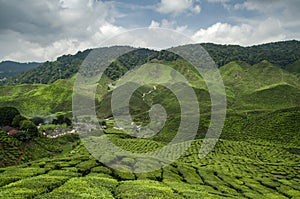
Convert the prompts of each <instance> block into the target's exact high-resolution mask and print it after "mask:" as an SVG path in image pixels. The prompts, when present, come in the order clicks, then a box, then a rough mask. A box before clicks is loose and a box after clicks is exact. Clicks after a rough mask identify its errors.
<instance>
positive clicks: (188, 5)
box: [156, 0, 201, 15]
mask: <svg viewBox="0 0 300 199" xmlns="http://www.w3.org/2000/svg"><path fill="white" fill-rule="evenodd" d="M156 10H157V11H158V12H160V13H163V14H173V15H178V14H181V13H184V12H192V13H196V14H197V13H200V11H201V8H200V5H199V4H197V5H196V4H195V2H194V1H193V0H161V2H160V3H159V4H158V5H157V8H156Z"/></svg>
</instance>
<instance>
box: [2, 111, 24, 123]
mask: <svg viewBox="0 0 300 199" xmlns="http://www.w3.org/2000/svg"><path fill="white" fill-rule="evenodd" d="M17 115H20V112H19V111H18V109H16V108H15V107H0V126H6V125H11V124H12V122H13V119H14V118H15V117H16V116H17Z"/></svg>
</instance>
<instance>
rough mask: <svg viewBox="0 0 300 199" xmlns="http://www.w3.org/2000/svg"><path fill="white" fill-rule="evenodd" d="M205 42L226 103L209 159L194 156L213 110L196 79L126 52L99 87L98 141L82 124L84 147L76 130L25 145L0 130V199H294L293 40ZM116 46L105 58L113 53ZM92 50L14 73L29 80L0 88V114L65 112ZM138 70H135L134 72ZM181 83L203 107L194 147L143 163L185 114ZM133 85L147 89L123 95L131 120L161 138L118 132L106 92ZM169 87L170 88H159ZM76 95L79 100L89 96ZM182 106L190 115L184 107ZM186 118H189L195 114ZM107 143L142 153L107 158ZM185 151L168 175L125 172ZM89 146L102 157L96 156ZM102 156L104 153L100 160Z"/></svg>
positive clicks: (159, 57) (171, 59) (299, 147)
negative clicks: (159, 111)
mask: <svg viewBox="0 0 300 199" xmlns="http://www.w3.org/2000/svg"><path fill="white" fill-rule="evenodd" d="M195 45H199V44H195ZM203 46H204V47H205V48H206V49H209V50H208V51H210V53H211V56H212V57H213V59H214V60H215V62H216V63H217V64H218V67H219V72H220V74H221V76H222V79H223V81H224V85H225V89H226V95H227V115H226V119H225V124H224V127H223V129H222V134H221V136H220V139H219V140H218V142H217V144H216V146H215V148H214V149H213V150H212V151H211V152H210V153H209V154H208V155H207V156H205V157H203V158H200V157H199V151H200V149H201V147H202V146H203V142H204V140H203V139H204V138H205V136H206V133H207V130H208V128H209V126H210V120H211V106H212V102H211V98H210V94H209V92H208V86H207V84H206V83H205V82H204V79H203V78H202V76H201V75H200V74H199V73H198V72H197V70H195V69H194V68H193V66H192V65H191V64H189V63H188V62H187V61H185V60H184V59H182V58H181V57H179V56H178V55H175V54H173V53H170V52H167V51H159V52H158V51H154V50H149V49H133V51H132V52H130V53H128V54H125V55H123V56H121V57H119V58H118V59H116V60H113V62H112V63H111V64H110V66H109V67H108V69H106V71H105V72H104V75H103V76H102V78H101V79H99V80H98V81H97V82H96V83H97V84H95V85H97V87H96V88H95V89H96V95H95V99H96V101H95V107H96V114H97V119H98V122H99V124H101V126H102V127H101V132H103V133H104V134H105V136H103V135H99V129H93V127H91V128H90V130H89V131H87V132H86V133H82V131H81V130H82V129H81V126H80V124H84V122H82V123H80V122H78V124H79V125H78V126H77V127H78V129H77V130H78V132H79V134H80V136H81V140H79V139H78V137H77V136H76V135H73V134H71V135H65V136H61V137H58V138H48V137H46V136H43V135H42V134H41V135H40V136H39V137H35V138H34V139H32V140H29V141H28V142H21V141H19V140H17V139H16V138H14V137H13V136H10V135H7V134H6V133H4V132H2V131H1V130H0V157H1V162H0V167H3V168H0V198H5V199H6V198H118V199H123V198H124V199H125V198H170V199H171V198H172V199H173V198H251V199H256V198H270V199H273V198H282V199H287V198H299V197H300V186H299V184H300V175H299V171H300V166H299V163H300V144H299V140H300V131H299V129H300V100H299V99H300V78H299V71H298V65H299V61H298V60H300V59H299V58H300V57H299V50H298V48H299V42H298V41H287V42H277V43H270V44H264V45H259V46H252V47H240V46H233V45H215V44H203ZM113 49H114V48H113V47H112V48H103V49H101V50H102V51H104V52H106V51H107V52H108V53H109V52H111V51H110V50H113ZM88 52H89V50H87V51H84V52H79V53H77V54H76V55H74V56H73V55H65V56H62V57H60V58H58V59H57V61H54V62H46V63H44V64H43V65H42V66H39V67H38V68H36V69H33V70H30V71H27V72H25V73H23V74H21V75H20V76H18V77H22V78H23V79H22V81H24V82H26V84H19V85H5V86H1V87H0V107H1V106H13V107H16V108H17V109H18V110H19V111H20V112H21V113H22V115H24V116H27V117H28V118H31V117H33V116H43V117H49V116H53V115H57V114H63V115H65V114H68V115H69V116H70V115H71V114H72V94H73V86H74V82H75V80H76V78H77V75H76V72H77V71H78V67H79V65H80V63H81V62H82V60H83V59H84V58H85V56H87V54H88ZM282 53H283V54H282ZM161 65H164V66H168V67H160V66H161ZM135 66H141V67H139V68H138V70H137V71H133V70H132V69H133V68H134V67H135ZM44 69H45V70H44ZM173 69H175V70H176V71H178V72H179V73H180V75H181V76H179V75H178V74H177V73H174V70H173ZM57 72H59V73H57ZM90 72H93V71H90ZM38 78H40V79H38ZM178 78H179V79H180V78H185V79H186V80H187V81H188V85H189V86H190V88H192V90H193V92H194V93H195V95H196V97H197V99H198V102H199V109H200V115H199V118H200V120H199V123H198V124H199V127H198V131H197V135H196V137H195V139H194V140H193V141H192V142H191V143H190V142H185V141H182V142H178V143H175V144H171V147H172V150H170V151H167V153H166V157H165V158H164V159H160V158H151V159H147V158H146V157H147V153H151V152H153V151H156V150H159V149H163V148H164V147H165V146H166V145H167V144H170V141H172V139H173V138H174V137H175V136H176V133H177V131H178V129H179V126H180V125H181V119H182V110H181V107H180V102H179V100H178V98H177V96H176V95H175V93H184V94H185V92H184V88H185V87H184V86H183V85H184V84H182V83H181V82H179V83H178V82H176V79H178ZM134 79H138V81H139V82H141V83H146V84H145V85H143V86H140V87H138V88H137V89H136V90H134V91H133V94H132V95H131V97H130V100H129V107H128V108H129V113H130V115H131V119H132V120H133V121H134V122H135V124H136V125H138V126H139V127H140V129H143V128H144V127H145V126H146V125H148V124H149V123H151V122H152V120H153V118H154V119H155V122H157V123H159V124H163V128H162V129H161V130H160V131H159V132H158V133H157V134H152V132H151V131H149V129H148V131H145V132H146V134H143V135H142V136H139V133H140V132H138V131H134V130H133V131H129V130H128V131H124V130H122V128H120V127H122V126H118V124H117V123H116V120H115V118H113V115H112V110H111V103H112V101H111V99H112V95H113V92H114V91H116V90H117V89H120V90H122V89H123V88H124V87H123V86H126V83H127V82H131V80H134ZM153 79H155V82H151V80H153ZM10 81H12V82H13V81H14V79H13V78H12V79H10ZM38 82H42V83H45V84H38ZM148 82H151V83H148ZM174 82H176V83H175V84H172V89H171V90H170V89H169V88H168V87H167V86H166V85H169V84H170V83H174ZM94 83H95V82H94ZM125 91H126V90H125ZM85 92H86V91H85V90H80V91H79V95H80V96H82V97H84V94H85ZM83 99H84V100H85V101H82V103H88V101H89V100H91V99H89V98H83ZM119 100H121V101H124V100H125V99H123V98H122V99H119ZM185 103H187V105H188V106H186V107H188V110H189V108H190V107H189V106H190V105H191V102H189V101H188V100H187V101H185ZM157 104H160V105H162V106H163V107H164V109H165V113H166V116H167V117H166V121H165V122H164V121H162V119H161V118H160V117H161V116H160V115H154V117H153V115H152V116H151V109H152V106H154V105H157ZM191 107H192V106H191ZM119 108H120V109H122V108H124V107H123V106H122V107H119ZM125 108H127V107H125ZM194 108H195V107H194ZM186 113H187V115H188V117H189V118H192V117H195V115H197V114H195V115H192V114H190V113H191V112H186ZM193 114H194V113H193ZM77 119H78V118H76V117H75V118H74V123H75V125H74V127H76V123H77ZM83 119H84V121H85V122H86V121H87V122H88V124H89V121H90V120H91V118H90V117H89V115H87V116H86V117H84V118H83ZM197 121H198V119H197ZM131 125H132V124H131ZM188 125H190V126H191V125H194V124H193V123H191V122H190V123H189V124H188ZM51 127H53V128H59V126H55V125H53V126H51ZM41 128H42V129H43V126H42V127H41ZM146 130H147V129H146ZM39 131H40V132H42V130H41V129H40V130H39ZM188 133H189V132H188ZM184 136H185V137H188V136H189V134H184ZM106 138H108V140H109V141H110V142H111V143H112V144H114V145H116V146H118V147H120V148H121V149H124V150H126V151H130V152H132V153H133V154H135V155H137V156H135V155H129V156H127V155H126V154H125V153H120V154H118V152H111V150H109V149H110V148H106V147H107V146H105V145H102V143H103V142H102V141H103V139H106ZM189 144H191V145H190V146H189ZM99 146H100V147H99ZM187 146H189V147H187ZM185 148H187V150H186V151H185V152H184V153H183V154H182V155H180V157H179V158H178V159H177V160H176V161H175V162H172V163H171V164H169V165H166V166H165V167H163V168H158V169H156V170H155V171H151V172H145V173H139V172H126V171H128V170H131V169H133V170H134V171H140V170H143V169H148V168H150V167H151V166H153V165H154V166H157V165H163V164H164V163H168V162H170V161H171V160H172V159H173V158H174V157H176V155H177V153H178V151H181V150H183V149H185ZM93 150H95V151H97V150H98V152H99V153H97V154H94V153H93V154H92V152H95V151H93ZM108 151H109V152H111V153H104V152H108ZM8 165H11V166H8Z"/></svg>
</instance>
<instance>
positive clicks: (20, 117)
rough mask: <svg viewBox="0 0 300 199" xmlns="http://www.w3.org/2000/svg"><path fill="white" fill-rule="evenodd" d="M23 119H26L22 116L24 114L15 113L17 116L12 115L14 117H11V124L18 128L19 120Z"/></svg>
mask: <svg viewBox="0 0 300 199" xmlns="http://www.w3.org/2000/svg"><path fill="white" fill-rule="evenodd" d="M23 120H27V118H26V117H24V116H22V115H17V116H15V117H14V119H13V121H12V123H11V125H12V126H13V127H17V128H20V126H21V122H22V121H23Z"/></svg>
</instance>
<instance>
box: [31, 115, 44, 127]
mask: <svg viewBox="0 0 300 199" xmlns="http://www.w3.org/2000/svg"><path fill="white" fill-rule="evenodd" d="M30 121H32V122H33V123H34V124H35V125H36V126H38V125H39V124H44V123H45V119H44V118H42V117H39V116H36V117H33V118H31V119H30Z"/></svg>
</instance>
